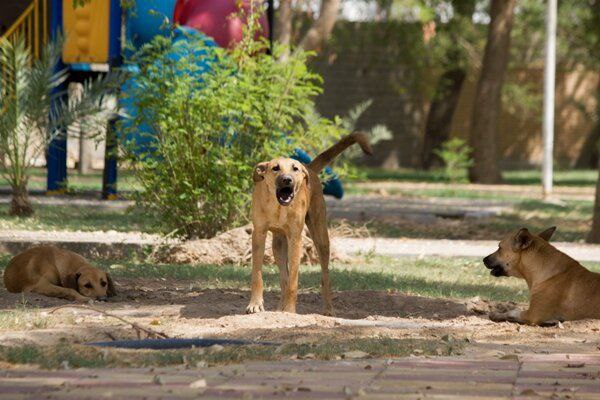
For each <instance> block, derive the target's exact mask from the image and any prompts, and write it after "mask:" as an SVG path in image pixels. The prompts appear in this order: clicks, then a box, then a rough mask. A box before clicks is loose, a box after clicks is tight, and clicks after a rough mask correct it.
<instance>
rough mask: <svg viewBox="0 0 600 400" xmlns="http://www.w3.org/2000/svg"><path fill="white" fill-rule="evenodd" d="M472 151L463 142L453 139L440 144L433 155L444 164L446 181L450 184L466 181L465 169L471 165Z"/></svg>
mask: <svg viewBox="0 0 600 400" xmlns="http://www.w3.org/2000/svg"><path fill="white" fill-rule="evenodd" d="M471 151H472V149H471V148H470V147H469V146H467V144H466V143H465V141H464V140H462V139H459V138H453V139H450V140H447V141H445V142H444V143H442V146H441V148H440V149H437V150H435V154H436V155H437V156H438V157H440V158H441V159H442V161H443V162H444V173H445V175H446V179H447V180H449V181H450V182H452V183H456V182H464V181H466V176H467V169H468V168H469V167H470V166H471V165H473V160H472V159H471Z"/></svg>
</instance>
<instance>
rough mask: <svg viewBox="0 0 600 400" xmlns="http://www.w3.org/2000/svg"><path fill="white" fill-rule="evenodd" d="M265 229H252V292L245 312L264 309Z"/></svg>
mask: <svg viewBox="0 0 600 400" xmlns="http://www.w3.org/2000/svg"><path fill="white" fill-rule="evenodd" d="M266 239H267V230H266V229H259V228H257V227H256V226H255V227H254V229H253V230H252V293H251V295H250V304H248V307H246V313H247V314H254V313H257V312H261V311H265V306H264V300H263V280H262V263H263V260H264V258H265V240H266Z"/></svg>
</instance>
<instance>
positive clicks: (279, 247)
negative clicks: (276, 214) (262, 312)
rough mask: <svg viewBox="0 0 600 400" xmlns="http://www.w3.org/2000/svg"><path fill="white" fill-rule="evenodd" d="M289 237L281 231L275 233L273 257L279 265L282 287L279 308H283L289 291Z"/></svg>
mask: <svg viewBox="0 0 600 400" xmlns="http://www.w3.org/2000/svg"><path fill="white" fill-rule="evenodd" d="M287 246H288V245H287V239H286V238H285V235H282V234H281V233H275V232H274V233H273V258H274V259H275V264H277V266H278V267H279V285H280V287H281V296H280V298H279V306H278V307H277V309H278V310H280V311H281V310H283V302H284V295H285V293H286V292H287V286H288V281H289V279H290V277H289V275H290V274H289V271H288V257H287V250H288V249H287Z"/></svg>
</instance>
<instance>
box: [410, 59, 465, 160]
mask: <svg viewBox="0 0 600 400" xmlns="http://www.w3.org/2000/svg"><path fill="white" fill-rule="evenodd" d="M465 76H466V72H465V70H464V69H462V68H454V69H450V70H447V71H446V72H444V73H443V74H442V76H441V77H440V80H439V81H438V84H437V87H436V89H435V96H434V98H433V101H432V102H431V107H430V108H429V113H428V114H427V122H426V124H425V136H424V137H423V150H422V153H421V167H422V168H423V169H430V168H431V167H433V166H435V165H441V162H440V159H439V157H437V156H436V155H435V154H434V152H433V151H434V150H435V149H437V148H439V147H440V145H441V144H442V143H444V142H445V141H446V140H448V139H449V138H450V128H451V125H452V117H453V116H454V111H455V110H456V105H457V104H458V99H459V97H460V89H461V88H462V84H463V82H464V80H465Z"/></svg>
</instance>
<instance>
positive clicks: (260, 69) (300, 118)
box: [122, 18, 345, 237]
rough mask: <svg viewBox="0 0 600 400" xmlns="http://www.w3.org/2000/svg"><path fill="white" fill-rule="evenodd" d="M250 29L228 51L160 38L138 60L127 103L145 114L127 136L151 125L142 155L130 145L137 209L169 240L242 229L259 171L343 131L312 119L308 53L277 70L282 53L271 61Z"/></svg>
mask: <svg viewBox="0 0 600 400" xmlns="http://www.w3.org/2000/svg"><path fill="white" fill-rule="evenodd" d="M249 21H250V22H249V23H248V26H247V27H246V28H245V32H244V39H243V40H242V41H241V42H240V43H239V44H238V45H236V46H235V47H234V48H233V49H232V50H230V51H227V50H224V49H221V48H217V47H211V46H209V45H208V44H207V43H206V42H204V41H203V40H201V39H197V38H192V37H190V38H188V40H186V41H179V42H174V41H173V40H172V39H171V38H161V37H157V38H155V39H154V40H153V41H152V42H151V43H149V44H148V45H146V46H144V47H143V48H142V49H141V50H140V51H139V53H138V54H137V55H136V59H137V62H138V63H139V65H141V72H140V73H139V75H137V76H136V77H135V78H136V81H137V83H136V84H135V85H132V89H131V90H130V91H129V93H128V96H129V98H130V99H131V100H132V101H133V102H134V104H135V107H136V108H137V109H138V110H143V112H140V113H138V114H137V115H136V116H135V117H134V118H133V120H132V121H130V123H126V124H123V125H122V128H123V129H124V130H125V132H126V133H127V134H135V133H136V131H137V130H138V129H143V128H142V127H143V126H150V127H151V128H150V129H146V131H143V132H140V135H142V137H147V136H148V135H149V136H150V137H151V138H152V139H151V140H152V141H151V146H150V147H149V148H148V149H147V150H146V151H143V152H142V153H141V154H140V153H136V147H137V144H136V141H135V140H132V141H126V142H125V143H124V145H125V146H124V147H125V149H126V151H127V154H128V158H129V159H130V160H131V162H132V165H133V167H134V171H135V174H136V176H137V178H138V179H139V181H140V183H141V186H142V187H143V191H142V192H141V193H140V194H139V196H138V198H137V200H138V203H139V204H140V205H142V206H143V207H144V208H145V209H146V210H147V211H148V212H150V213H151V214H153V215H154V216H155V219H156V221H157V223H158V224H159V225H160V229H161V230H162V231H163V232H166V233H173V234H176V235H181V236H185V237H210V236H213V235H215V234H216V233H218V232H219V231H222V230H225V229H228V228H231V227H232V226H235V225H237V224H239V223H241V222H243V221H244V220H245V219H246V218H247V217H246V215H247V210H248V205H249V192H250V190H251V187H252V179H251V176H252V171H253V167H254V165H255V164H256V163H258V162H260V161H264V160H268V159H271V158H274V157H277V156H285V155H289V154H291V153H292V151H293V149H294V148H297V147H300V148H303V149H304V150H306V151H309V152H311V151H312V152H316V151H320V150H322V149H323V148H325V147H327V146H329V145H331V144H332V141H333V140H335V139H338V138H339V137H340V136H341V135H342V134H343V133H344V132H345V131H344V129H343V128H342V127H341V126H340V124H339V122H332V121H330V120H327V119H325V118H322V117H320V116H315V115H314V113H312V111H311V110H313V109H314V103H313V99H314V97H315V96H316V95H317V94H319V93H320V92H321V87H320V85H321V78H320V77H319V76H318V75H316V74H314V73H312V72H311V71H310V70H309V69H308V68H307V66H306V60H307V57H308V56H309V55H310V53H305V52H302V51H297V52H294V53H293V54H291V55H290V56H289V57H288V58H287V59H286V61H285V62H278V61H277V60H278V59H279V57H278V56H279V55H280V54H282V53H283V52H284V51H285V49H284V48H283V47H282V46H275V48H274V50H273V51H274V56H271V55H268V54H267V52H266V50H267V48H268V44H267V43H266V42H264V41H262V40H256V39H254V38H255V35H254V32H256V26H257V21H256V18H249ZM174 51H176V52H177V53H178V54H182V52H183V53H185V56H182V57H174V56H173V54H174ZM207 60H208V62H209V65H210V68H209V69H208V70H205V71H204V72H203V73H202V74H201V75H200V73H201V71H200V69H201V68H203V67H202V65H203V63H204V62H206V61H207ZM199 75H200V78H199ZM317 149H318V150H317ZM137 150H138V151H139V148H138V149H137Z"/></svg>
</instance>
